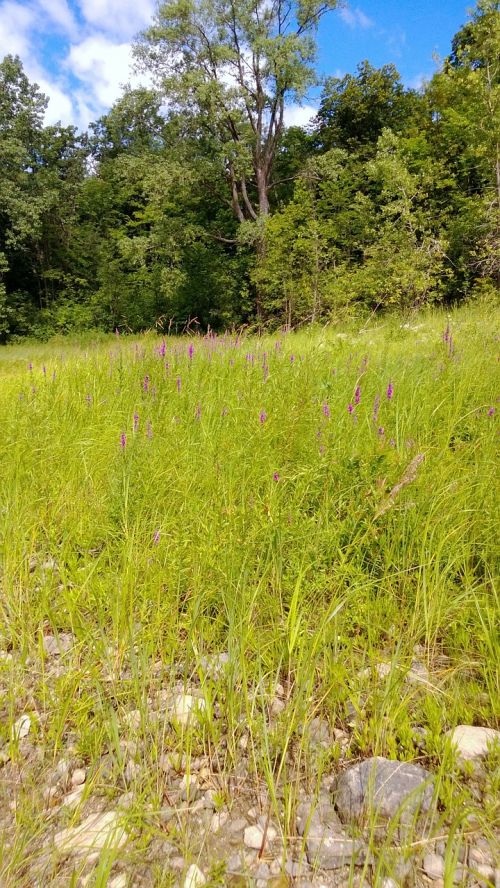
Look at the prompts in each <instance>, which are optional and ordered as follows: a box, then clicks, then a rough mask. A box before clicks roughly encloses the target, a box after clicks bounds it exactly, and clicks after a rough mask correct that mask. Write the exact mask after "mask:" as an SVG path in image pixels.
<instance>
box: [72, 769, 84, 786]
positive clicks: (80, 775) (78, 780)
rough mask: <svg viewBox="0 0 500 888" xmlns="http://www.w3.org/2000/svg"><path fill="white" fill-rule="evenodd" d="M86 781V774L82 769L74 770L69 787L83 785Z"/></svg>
mask: <svg viewBox="0 0 500 888" xmlns="http://www.w3.org/2000/svg"><path fill="white" fill-rule="evenodd" d="M86 779H87V774H86V772H85V769H84V768H76V769H75V770H74V771H73V773H72V775H71V785H72V786H81V785H82V783H85V780H86Z"/></svg>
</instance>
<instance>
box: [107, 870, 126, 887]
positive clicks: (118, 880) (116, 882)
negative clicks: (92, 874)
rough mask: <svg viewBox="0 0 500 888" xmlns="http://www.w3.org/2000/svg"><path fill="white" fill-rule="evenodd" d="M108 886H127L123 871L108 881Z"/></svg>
mask: <svg viewBox="0 0 500 888" xmlns="http://www.w3.org/2000/svg"><path fill="white" fill-rule="evenodd" d="M108 888H127V877H126V875H125V873H120V875H118V876H115V877H114V879H111V880H110V881H109V882H108Z"/></svg>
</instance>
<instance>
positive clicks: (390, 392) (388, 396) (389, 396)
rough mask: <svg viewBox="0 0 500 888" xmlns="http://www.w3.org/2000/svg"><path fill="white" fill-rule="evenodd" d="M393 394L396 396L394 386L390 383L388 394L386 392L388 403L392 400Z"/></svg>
mask: <svg viewBox="0 0 500 888" xmlns="http://www.w3.org/2000/svg"><path fill="white" fill-rule="evenodd" d="M393 394H394V386H393V384H392V382H390V383H389V385H388V386H387V392H386V395H387V400H388V401H390V400H391V398H392V396H393Z"/></svg>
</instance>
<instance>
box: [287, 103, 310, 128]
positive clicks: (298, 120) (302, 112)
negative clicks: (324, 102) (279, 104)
mask: <svg viewBox="0 0 500 888" xmlns="http://www.w3.org/2000/svg"><path fill="white" fill-rule="evenodd" d="M317 113H318V109H317V108H314V106H313V105H290V106H289V107H288V108H285V124H286V126H303V127H306V126H307V125H308V124H309V123H310V122H311V118H313V117H316V114H317Z"/></svg>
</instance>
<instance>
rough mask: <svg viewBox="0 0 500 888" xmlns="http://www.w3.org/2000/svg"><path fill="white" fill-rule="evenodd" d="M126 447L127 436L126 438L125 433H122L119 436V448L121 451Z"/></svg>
mask: <svg viewBox="0 0 500 888" xmlns="http://www.w3.org/2000/svg"><path fill="white" fill-rule="evenodd" d="M126 446H127V436H126V434H125V432H122V433H121V435H120V447H121V449H122V450H125V447H126Z"/></svg>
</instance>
